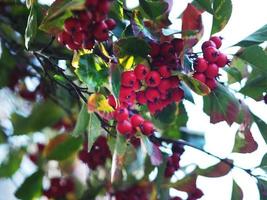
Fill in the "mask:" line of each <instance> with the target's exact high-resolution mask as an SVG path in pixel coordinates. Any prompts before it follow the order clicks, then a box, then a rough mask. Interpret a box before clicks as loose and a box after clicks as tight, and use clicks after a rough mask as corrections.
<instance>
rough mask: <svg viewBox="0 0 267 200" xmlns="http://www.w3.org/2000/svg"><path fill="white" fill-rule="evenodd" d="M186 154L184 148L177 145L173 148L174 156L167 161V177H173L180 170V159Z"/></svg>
mask: <svg viewBox="0 0 267 200" xmlns="http://www.w3.org/2000/svg"><path fill="white" fill-rule="evenodd" d="M183 152H184V148H183V147H182V146H180V145H179V144H177V143H174V144H173V146H172V153H173V154H172V155H171V156H170V157H168V159H167V165H166V169H165V177H166V178H171V177H172V175H173V174H174V173H175V171H177V170H178V169H179V168H180V164H179V162H180V157H181V155H182V154H183Z"/></svg>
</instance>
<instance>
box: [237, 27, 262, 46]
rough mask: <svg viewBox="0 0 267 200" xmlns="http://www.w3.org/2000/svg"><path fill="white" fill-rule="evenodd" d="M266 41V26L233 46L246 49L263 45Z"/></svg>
mask: <svg viewBox="0 0 267 200" xmlns="http://www.w3.org/2000/svg"><path fill="white" fill-rule="evenodd" d="M266 40H267V24H265V25H264V26H263V27H261V28H260V29H259V30H257V31H256V32H254V33H252V34H251V35H249V36H248V37H246V38H245V39H243V40H242V41H240V42H238V43H237V44H235V46H241V47H248V46H252V45H256V44H260V43H263V42H265V41H266Z"/></svg>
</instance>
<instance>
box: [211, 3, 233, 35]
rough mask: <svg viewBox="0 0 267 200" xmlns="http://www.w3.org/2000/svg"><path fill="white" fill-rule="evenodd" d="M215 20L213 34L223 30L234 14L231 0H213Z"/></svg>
mask: <svg viewBox="0 0 267 200" xmlns="http://www.w3.org/2000/svg"><path fill="white" fill-rule="evenodd" d="M212 9H213V22H212V30H211V34H214V33H217V32H219V31H221V30H222V29H223V28H224V27H225V26H226V24H227V23H228V21H229V19H230V17H231V14H232V1H231V0H214V1H213V8H212Z"/></svg>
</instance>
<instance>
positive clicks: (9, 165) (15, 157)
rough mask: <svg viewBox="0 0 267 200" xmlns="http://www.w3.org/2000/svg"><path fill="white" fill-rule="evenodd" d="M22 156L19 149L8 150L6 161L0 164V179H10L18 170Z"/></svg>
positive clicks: (21, 151) (22, 152) (22, 153)
mask: <svg viewBox="0 0 267 200" xmlns="http://www.w3.org/2000/svg"><path fill="white" fill-rule="evenodd" d="M23 155H24V151H23V150H21V149H10V150H9V154H8V155H7V156H6V159H5V160H4V161H3V162H2V163H1V164H0V177H1V178H8V177H11V176H12V175H13V174H14V173H15V172H16V171H17V170H18V169H19V167H20V164H21V161H22V157H23Z"/></svg>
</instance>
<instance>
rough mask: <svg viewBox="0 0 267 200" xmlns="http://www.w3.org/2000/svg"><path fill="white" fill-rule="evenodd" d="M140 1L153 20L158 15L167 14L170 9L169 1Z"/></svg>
mask: <svg viewBox="0 0 267 200" xmlns="http://www.w3.org/2000/svg"><path fill="white" fill-rule="evenodd" d="M139 3H140V6H141V8H142V9H143V10H144V12H145V13H146V14H147V16H148V17H149V18H150V19H152V20H156V19H157V18H158V17H160V16H162V15H163V14H165V12H166V11H167V9H168V3H166V2H164V1H159V0H153V1H152V0H140V1H139Z"/></svg>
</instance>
